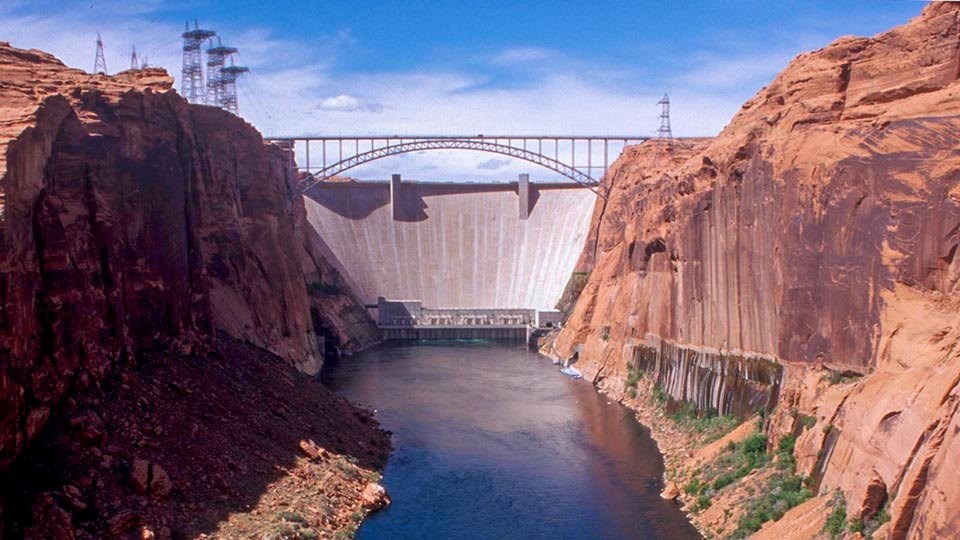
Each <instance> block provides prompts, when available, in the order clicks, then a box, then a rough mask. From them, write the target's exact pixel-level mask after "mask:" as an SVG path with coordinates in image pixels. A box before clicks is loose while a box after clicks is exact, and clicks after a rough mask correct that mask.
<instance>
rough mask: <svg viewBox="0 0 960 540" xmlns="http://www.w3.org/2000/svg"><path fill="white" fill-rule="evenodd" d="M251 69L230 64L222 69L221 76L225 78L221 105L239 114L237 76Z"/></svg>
mask: <svg viewBox="0 0 960 540" xmlns="http://www.w3.org/2000/svg"><path fill="white" fill-rule="evenodd" d="M248 71H250V69H249V68H245V67H240V66H234V65H232V64H231V65H229V66H226V67H224V68H223V69H221V70H220V76H221V77H222V78H223V96H222V97H221V102H220V107H222V108H224V109H226V110H228V111H230V112H232V113H233V114H236V115H239V114H240V111H239V108H238V107H237V77H239V76H240V75H242V74H244V73H247V72H248Z"/></svg>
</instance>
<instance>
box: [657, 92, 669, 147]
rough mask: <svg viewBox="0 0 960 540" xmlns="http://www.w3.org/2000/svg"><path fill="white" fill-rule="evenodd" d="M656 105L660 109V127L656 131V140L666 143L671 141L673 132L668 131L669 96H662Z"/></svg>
mask: <svg viewBox="0 0 960 540" xmlns="http://www.w3.org/2000/svg"><path fill="white" fill-rule="evenodd" d="M657 105H660V106H661V109H660V127H659V128H658V129H657V139H659V140H661V141H667V142H668V143H669V142H670V141H671V140H673V131H671V130H670V96H668V95H666V94H664V95H663V97H662V98H661V99H660V101H658V102H657Z"/></svg>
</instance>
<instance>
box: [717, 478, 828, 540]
mask: <svg viewBox="0 0 960 540" xmlns="http://www.w3.org/2000/svg"><path fill="white" fill-rule="evenodd" d="M810 497H813V492H812V491H810V490H809V489H807V488H806V487H805V486H804V482H803V478H801V477H800V476H797V475H795V474H785V473H779V474H777V475H775V476H773V477H771V478H770V480H769V482H768V483H767V487H766V489H765V490H764V491H763V494H762V495H761V496H760V497H758V498H756V499H754V500H752V501H750V502H749V503H748V504H747V507H746V512H745V513H744V514H743V515H742V516H741V517H740V520H739V521H738V522H737V529H736V531H734V533H733V535H732V537H733V538H746V537H748V536H750V535H751V534H753V533H755V532H757V531H759V530H760V527H762V526H763V524H764V523H766V522H768V521H771V520H772V521H776V520H778V519H780V518H781V517H783V515H784V514H786V513H787V511H788V510H790V509H791V508H793V507H794V506H797V505H798V504H800V503H802V502H804V501H806V500H807V499H809V498H810Z"/></svg>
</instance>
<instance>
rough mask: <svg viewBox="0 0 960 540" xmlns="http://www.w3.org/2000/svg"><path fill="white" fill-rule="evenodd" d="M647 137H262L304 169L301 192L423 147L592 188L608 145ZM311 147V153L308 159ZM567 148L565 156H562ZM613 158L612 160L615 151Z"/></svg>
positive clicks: (604, 163)
mask: <svg viewBox="0 0 960 540" xmlns="http://www.w3.org/2000/svg"><path fill="white" fill-rule="evenodd" d="M647 139H649V137H646V136H638V135H587V136H583V135H532V136H526V135H490V136H484V135H477V136H459V135H419V136H414V135H408V136H400V135H392V136H376V135H370V136H329V137H268V138H267V140H268V141H270V142H273V143H275V144H278V145H279V146H281V147H282V148H285V149H287V150H288V155H289V157H290V165H291V167H294V168H296V169H297V171H298V172H301V173H305V176H306V177H305V178H304V179H303V180H301V181H300V183H299V184H298V185H297V189H298V190H299V191H300V192H301V193H303V192H305V191H307V190H308V189H310V188H311V187H313V186H314V185H315V184H317V183H318V182H322V181H324V180H326V179H328V178H330V177H333V176H338V175H341V174H343V173H344V172H346V171H348V170H350V169H353V168H354V167H357V166H359V165H363V164H365V163H369V162H371V161H375V160H378V159H383V158H386V157H390V156H396V155H400V154H407V153H411V152H422V151H428V150H469V151H477V152H487V153H492V154H499V155H503V156H507V157H511V158H516V159H521V160H523V161H526V162H529V163H533V164H536V165H539V166H541V167H543V168H546V169H548V170H550V171H553V172H555V173H558V174H560V175H562V176H564V177H566V178H568V179H570V180H572V181H574V182H576V183H578V184H581V185H583V186H586V187H588V188H590V189H593V190H594V191H596V187H597V185H598V184H599V180H600V179H601V178H602V177H603V175H604V174H606V171H607V169H608V168H609V166H610V157H611V152H610V150H611V147H612V149H613V150H614V151H615V152H616V153H617V154H619V152H620V151H622V150H623V148H624V147H626V146H627V145H629V144H635V143H639V142H643V141H645V140H647ZM578 142H579V143H580V150H579V152H578V150H577V143H578ZM317 146H319V147H320V151H319V153H320V160H319V164H318V163H317V161H318V160H316V154H317V149H316V147H317ZM345 146H346V148H345ZM311 147H313V149H314V156H315V157H314V161H313V162H311ZM301 151H302V152H303V155H302V157H303V158H304V159H303V160H302V161H303V162H302V163H301V160H300V159H298V158H300V157H301V156H300V155H299V154H300V152H301ZM561 151H562V152H561ZM568 151H569V159H566V158H567V152H568ZM295 154H297V156H296V157H295ZM561 154H562V156H563V157H561ZM613 157H614V159H615V158H616V155H614V156H613ZM328 158H329V159H328ZM578 159H579V160H580V163H579V165H578V163H577V160H578ZM584 162H585V163H584Z"/></svg>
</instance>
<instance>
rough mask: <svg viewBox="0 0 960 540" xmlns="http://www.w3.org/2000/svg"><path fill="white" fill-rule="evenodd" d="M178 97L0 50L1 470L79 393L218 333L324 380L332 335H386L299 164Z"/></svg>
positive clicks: (160, 85)
mask: <svg viewBox="0 0 960 540" xmlns="http://www.w3.org/2000/svg"><path fill="white" fill-rule="evenodd" d="M171 87H172V79H170V78H169V77H168V76H167V75H166V73H165V72H164V71H162V70H159V69H146V70H135V71H127V72H124V73H120V74H118V75H116V76H114V77H107V76H103V75H89V74H87V73H84V72H82V71H79V70H74V69H69V68H67V67H65V66H63V65H62V64H61V63H60V62H59V61H58V60H56V59H55V58H53V57H52V56H50V55H47V54H45V53H42V52H39V51H25V50H19V49H15V48H13V47H10V46H9V45H6V44H3V43H0V197H2V200H0V205H2V206H0V212H2V213H0V470H3V469H5V468H6V467H7V466H8V465H10V464H11V462H13V460H15V459H16V458H17V456H18V455H19V454H20V453H21V451H22V450H23V449H24V447H25V446H26V445H27V444H28V442H29V441H30V440H31V439H33V438H34V437H35V436H36V435H37V434H38V433H39V432H40V430H42V429H43V427H44V425H45V424H46V423H47V420H48V418H49V417H50V416H51V414H52V412H53V411H54V409H55V408H56V407H57V406H58V404H59V403H61V401H62V399H63V398H64V397H65V396H67V395H71V394H72V393H74V392H77V391H82V390H84V389H85V388H88V387H90V386H97V385H98V384H99V382H100V381H101V380H102V379H104V377H106V376H107V375H108V374H109V373H110V371H111V370H112V369H114V367H115V366H116V365H118V364H127V365H133V364H136V363H137V362H138V361H140V360H141V359H142V358H143V357H144V356H145V355H146V354H148V353H150V354H153V353H156V352H157V351H167V353H168V356H177V355H180V354H188V355H192V356H196V355H202V354H204V353H206V352H209V351H212V350H214V349H215V348H216V345H215V341H216V340H215V333H216V332H217V331H221V332H223V333H225V334H226V335H228V336H230V337H232V338H235V339H239V340H241V341H244V342H247V343H249V344H251V345H255V346H257V347H260V348H263V349H265V350H267V351H269V352H271V353H273V354H276V355H277V356H279V357H281V358H283V359H285V360H286V361H287V362H288V363H290V364H292V365H294V366H296V367H298V368H300V369H301V370H303V371H307V372H315V371H316V370H318V369H319V367H320V365H321V362H322V355H323V348H324V340H323V339H321V338H320V337H318V334H319V335H320V336H321V337H322V336H326V338H327V341H328V342H330V343H332V344H335V345H336V346H338V347H340V348H346V349H350V348H360V347H363V346H366V345H369V344H370V343H372V342H373V341H375V340H376V339H377V333H376V329H375V328H374V327H373V326H372V325H371V321H370V320H369V318H368V317H367V316H366V315H365V312H364V310H363V308H362V307H361V306H359V305H357V304H356V302H355V300H354V299H353V298H352V297H351V296H350V295H349V293H347V292H343V293H338V292H336V291H347V290H348V289H347V287H346V286H344V285H343V284H342V283H341V278H340V277H339V276H338V275H337V274H336V272H335V271H334V270H333V269H332V267H331V266H330V265H328V264H327V263H326V261H324V260H323V258H322V257H321V256H320V255H319V249H318V247H317V246H318V244H317V242H318V239H317V238H316V233H315V232H314V231H313V229H312V228H310V226H309V225H308V224H307V223H306V221H305V218H304V209H303V202H302V199H301V198H300V196H299V195H297V194H296V193H294V192H293V191H292V188H291V185H292V184H293V175H292V172H291V171H290V169H289V168H287V167H286V166H285V165H286V163H287V161H288V160H287V156H285V155H283V153H282V151H281V150H280V149H278V148H276V147H273V146H269V145H265V144H264V142H263V140H262V138H261V136H260V135H259V134H258V133H257V131H256V130H255V129H253V128H252V127H251V126H250V125H248V124H246V123H244V122H243V121H242V120H241V119H239V118H237V117H235V116H233V115H231V114H228V113H226V112H224V111H222V110H219V109H215V108H210V107H202V106H192V105H189V104H187V103H186V102H185V101H184V100H183V99H182V98H181V97H179V96H178V95H177V94H176V93H175V92H173V91H172V90H171ZM331 291H334V292H331Z"/></svg>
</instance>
